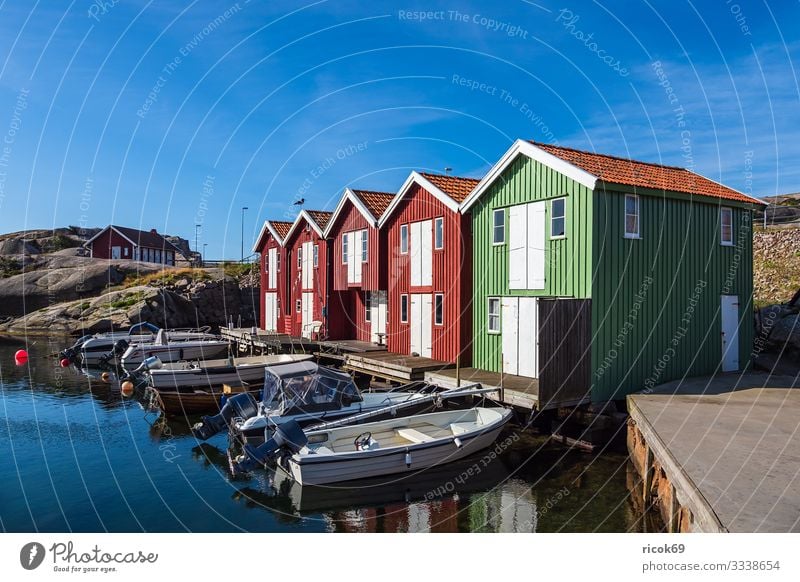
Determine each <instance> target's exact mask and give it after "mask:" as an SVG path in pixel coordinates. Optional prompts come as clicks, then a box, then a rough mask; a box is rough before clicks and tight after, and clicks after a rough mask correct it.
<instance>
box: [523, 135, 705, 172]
mask: <svg viewBox="0 0 800 582" xmlns="http://www.w3.org/2000/svg"><path fill="white" fill-rule="evenodd" d="M528 143H530V144H532V145H535V146H536V147H544V148H555V149H558V150H566V151H570V152H577V153H579V154H588V155H590V156H600V157H602V158H609V159H612V160H619V161H621V162H632V163H635V164H645V165H647V166H654V167H656V168H669V169H670V170H683V171H685V172H689V171H691V170H689V169H688V168H684V167H683V166H670V165H667V164H659V163H656V162H645V161H644V160H635V159H633V158H623V157H622V156H614V155H611V154H601V153H599V152H592V151H589V150H581V149H578V148H571V147H567V146H561V145H553V144H549V143H543V142H538V141H534V140H532V139H529V140H528ZM692 173H693V174H696V175H698V176H699V175H700V174H697V173H696V172H692Z"/></svg>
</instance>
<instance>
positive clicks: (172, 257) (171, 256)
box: [167, 251, 175, 266]
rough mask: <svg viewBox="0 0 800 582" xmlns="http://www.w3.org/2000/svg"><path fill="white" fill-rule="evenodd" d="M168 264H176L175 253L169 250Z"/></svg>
mask: <svg viewBox="0 0 800 582" xmlns="http://www.w3.org/2000/svg"><path fill="white" fill-rule="evenodd" d="M167 264H168V265H170V266H173V265H174V264H175V253H173V252H172V251H167Z"/></svg>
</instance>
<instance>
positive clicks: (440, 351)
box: [384, 184, 472, 366]
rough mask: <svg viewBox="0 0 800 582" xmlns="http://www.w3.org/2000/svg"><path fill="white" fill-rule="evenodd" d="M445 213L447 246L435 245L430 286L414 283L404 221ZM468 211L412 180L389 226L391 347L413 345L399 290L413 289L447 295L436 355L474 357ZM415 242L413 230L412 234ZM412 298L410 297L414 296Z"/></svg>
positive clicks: (434, 343) (434, 340)
mask: <svg viewBox="0 0 800 582" xmlns="http://www.w3.org/2000/svg"><path fill="white" fill-rule="evenodd" d="M437 217H442V218H443V219H444V248H443V249H441V250H436V249H434V250H433V260H432V282H433V284H432V285H431V286H425V287H411V281H410V268H409V256H410V254H405V255H401V254H400V226H401V225H403V224H410V223H412V222H418V221H421V220H433V219H435V218H437ZM470 229H471V219H470V217H469V214H467V215H466V216H462V215H460V214H458V213H457V212H453V211H452V210H450V209H449V208H447V207H446V206H445V205H444V204H442V203H441V202H440V201H439V200H438V199H436V198H435V197H434V196H433V195H431V194H430V193H428V192H427V191H425V190H424V189H422V188H421V187H420V186H418V185H416V184H415V185H413V186H412V187H411V190H410V191H409V192H408V193H407V194H406V195H405V197H404V199H403V200H402V202H400V204H399V205H398V207H397V208H395V210H394V212H393V213H392V215H391V217H390V218H389V220H388V221H387V223H386V224H385V226H384V230H386V231H387V237H388V238H387V241H388V248H387V254H386V255H385V256H386V257H388V278H389V281H388V290H389V297H388V309H389V313H388V323H387V339H386V341H387V345H388V348H389V351H391V352H397V353H401V354H407V353H409V352H410V350H411V339H410V327H409V324H408V323H401V322H400V296H401V295H403V294H408V295H409V296H410V294H411V293H442V294H443V295H444V311H443V315H444V320H443V325H440V326H439V325H434V326H433V330H432V333H431V357H432V358H433V359H435V360H442V361H445V362H455V361H456V357H457V356H458V355H459V353H460V354H461V365H462V366H467V365H469V363H470V360H471V343H472V304H471V293H470V290H471V285H472V235H471V231H470ZM409 244H410V235H409ZM409 304H410V298H409Z"/></svg>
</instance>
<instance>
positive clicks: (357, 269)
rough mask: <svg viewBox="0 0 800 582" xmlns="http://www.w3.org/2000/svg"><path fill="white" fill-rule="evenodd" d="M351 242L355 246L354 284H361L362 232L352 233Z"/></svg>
mask: <svg viewBox="0 0 800 582" xmlns="http://www.w3.org/2000/svg"><path fill="white" fill-rule="evenodd" d="M351 235H352V236H351V237H350V242H351V243H352V245H353V281H352V282H353V283H361V265H362V263H361V231H360V230H357V231H356V232H353V233H351Z"/></svg>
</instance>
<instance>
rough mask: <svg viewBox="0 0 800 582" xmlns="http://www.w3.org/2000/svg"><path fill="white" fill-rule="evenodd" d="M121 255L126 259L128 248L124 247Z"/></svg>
mask: <svg viewBox="0 0 800 582" xmlns="http://www.w3.org/2000/svg"><path fill="white" fill-rule="evenodd" d="M122 254H123V256H125V257H127V256H128V247H125V248H123V249H122Z"/></svg>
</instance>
